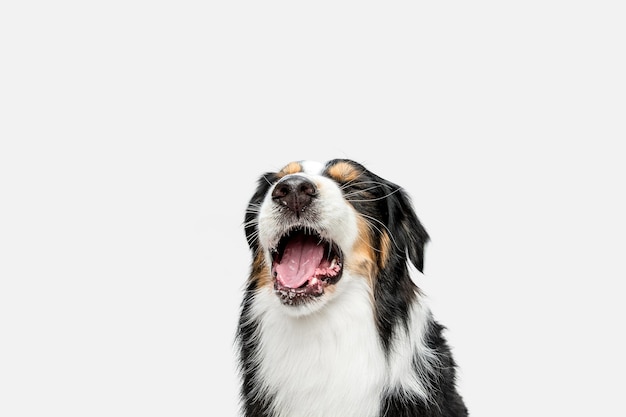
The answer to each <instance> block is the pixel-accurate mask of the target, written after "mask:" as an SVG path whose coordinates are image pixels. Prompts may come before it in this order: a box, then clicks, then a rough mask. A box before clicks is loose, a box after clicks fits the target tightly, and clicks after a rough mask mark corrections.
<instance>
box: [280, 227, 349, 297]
mask: <svg viewBox="0 0 626 417" xmlns="http://www.w3.org/2000/svg"><path fill="white" fill-rule="evenodd" d="M271 253H272V276H273V277H274V289H275V291H276V294H277V295H278V296H279V297H280V299H281V301H282V302H283V304H287V305H299V304H302V303H304V302H307V301H310V300H312V299H313V298H316V297H319V296H321V295H323V294H324V290H325V288H326V287H328V286H329V285H334V284H336V283H337V281H339V279H340V278H341V273H342V270H343V256H342V253H341V250H340V249H339V247H338V246H337V245H336V244H335V243H334V242H331V241H328V240H326V239H323V238H322V237H321V236H320V235H319V234H317V233H315V232H314V231H309V230H305V229H301V228H299V229H294V230H291V231H290V232H289V233H287V234H286V235H284V236H283V237H282V238H281V239H280V241H279V242H278V246H277V247H276V248H275V249H273V250H272V251H271Z"/></svg>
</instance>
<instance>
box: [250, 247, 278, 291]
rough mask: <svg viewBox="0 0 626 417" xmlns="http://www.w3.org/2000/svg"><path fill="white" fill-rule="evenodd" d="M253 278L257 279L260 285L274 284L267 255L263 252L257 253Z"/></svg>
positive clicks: (253, 264)
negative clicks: (266, 258) (267, 262)
mask: <svg viewBox="0 0 626 417" xmlns="http://www.w3.org/2000/svg"><path fill="white" fill-rule="evenodd" d="M251 279H252V280H255V281H257V283H258V287H259V288H260V287H265V286H273V285H274V284H273V282H272V274H271V273H270V269H269V268H268V266H267V264H266V262H265V257H264V256H263V254H261V253H257V255H256V257H255V258H254V261H253V262H252V276H251Z"/></svg>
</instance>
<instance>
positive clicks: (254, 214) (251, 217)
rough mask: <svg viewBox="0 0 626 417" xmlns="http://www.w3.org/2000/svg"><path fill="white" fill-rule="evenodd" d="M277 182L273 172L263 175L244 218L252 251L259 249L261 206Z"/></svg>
mask: <svg viewBox="0 0 626 417" xmlns="http://www.w3.org/2000/svg"><path fill="white" fill-rule="evenodd" d="M275 181H276V174H275V173H273V172H267V173H265V174H264V175H261V177H260V178H259V181H258V185H257V189H256V191H255V192H254V195H253V196H252V198H251V199H250V201H249V202H248V207H247V209H246V215H245V218H244V230H245V232H246V239H247V241H248V246H250V249H252V250H255V249H256V247H257V237H258V234H259V225H258V217H259V210H261V204H262V203H263V200H264V199H265V195H266V194H267V192H268V190H269V189H270V187H271V186H272V184H273V183H274V182H275Z"/></svg>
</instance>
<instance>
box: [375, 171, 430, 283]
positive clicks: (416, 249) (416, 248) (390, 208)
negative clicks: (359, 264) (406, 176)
mask: <svg viewBox="0 0 626 417" xmlns="http://www.w3.org/2000/svg"><path fill="white" fill-rule="evenodd" d="M383 182H384V183H385V187H386V188H387V189H388V190H387V192H388V197H387V198H386V202H387V222H386V225H387V228H388V230H389V232H390V233H391V235H392V236H391V239H392V241H393V243H392V244H395V245H396V246H397V247H398V249H399V250H401V251H405V252H406V253H407V255H408V257H409V259H410V260H411V262H412V263H413V265H415V267H416V268H417V269H418V270H419V271H420V272H423V269H424V247H425V246H426V243H427V242H428V239H429V237H428V233H426V230H425V229H424V227H423V226H422V223H420V221H419V219H418V218H417V215H416V214H415V210H414V209H413V204H412V203H411V199H410V197H409V196H408V194H406V192H405V191H404V190H403V189H402V188H401V187H399V186H397V185H396V184H393V183H391V182H389V181H386V180H383Z"/></svg>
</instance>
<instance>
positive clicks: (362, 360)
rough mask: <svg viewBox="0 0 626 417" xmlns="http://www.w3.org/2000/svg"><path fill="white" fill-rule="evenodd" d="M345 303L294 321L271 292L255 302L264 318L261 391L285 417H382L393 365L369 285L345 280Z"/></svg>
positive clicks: (334, 302)
mask: <svg viewBox="0 0 626 417" xmlns="http://www.w3.org/2000/svg"><path fill="white" fill-rule="evenodd" d="M341 284H342V285H340V286H338V287H341V288H337V290H339V291H341V292H342V293H341V296H337V297H335V298H334V299H333V300H332V302H330V303H328V304H327V305H325V306H324V308H323V309H322V310H320V311H317V312H315V313H313V314H311V315H307V316H302V317H294V316H291V315H289V314H286V312H285V310H284V309H285V308H286V307H285V306H282V305H281V304H280V302H279V301H278V298H277V297H276V296H275V295H274V294H273V293H272V292H271V291H267V292H261V293H259V294H257V296H256V299H255V307H254V315H255V316H256V317H258V318H259V319H260V323H261V332H260V339H259V346H260V349H259V356H258V358H257V361H258V362H257V363H258V366H259V374H258V375H259V381H258V383H259V386H261V387H262V389H263V390H265V391H266V392H265V393H266V394H270V395H272V396H273V397H274V399H275V411H276V413H277V415H278V416H280V417H321V416H325V417H328V416H341V417H353V416H354V417H371V416H376V415H378V412H379V407H380V400H381V395H382V392H383V390H384V387H385V386H386V383H387V382H388V380H387V379H386V378H387V376H386V374H387V372H386V369H387V365H386V359H385V355H384V353H383V350H382V347H381V344H380V341H379V337H378V333H377V331H376V327H375V324H374V313H373V311H372V305H371V302H370V294H369V293H368V287H367V285H366V283H365V282H364V281H363V280H361V279H350V278H349V277H345V276H344V278H343V279H342V282H341Z"/></svg>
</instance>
